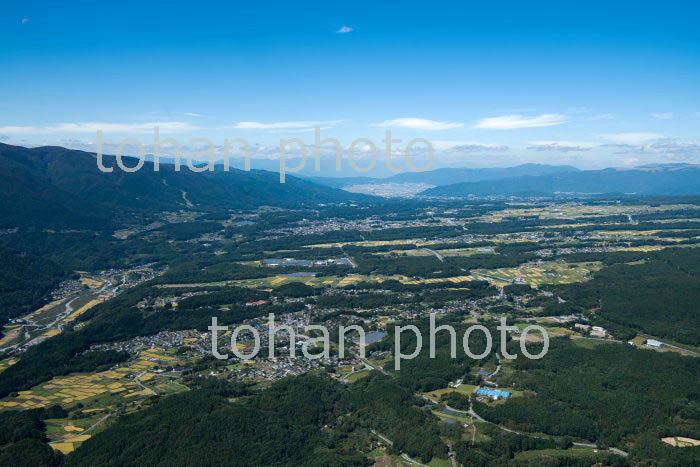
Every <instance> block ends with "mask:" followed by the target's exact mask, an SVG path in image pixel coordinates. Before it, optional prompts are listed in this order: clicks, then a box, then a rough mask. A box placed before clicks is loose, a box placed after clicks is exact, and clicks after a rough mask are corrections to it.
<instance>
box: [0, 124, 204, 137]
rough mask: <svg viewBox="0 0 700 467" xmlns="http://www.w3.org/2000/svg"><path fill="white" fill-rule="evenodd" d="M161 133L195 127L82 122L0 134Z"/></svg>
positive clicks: (5, 130) (20, 128)
mask: <svg viewBox="0 0 700 467" xmlns="http://www.w3.org/2000/svg"><path fill="white" fill-rule="evenodd" d="M156 126H157V127H158V128H159V131H161V132H163V133H177V132H180V131H189V130H196V129H197V127H195V126H193V125H190V124H189V123H186V122H149V123H108V122H83V123H59V124H56V125H48V126H5V127H0V132H1V133H5V134H11V135H20V134H51V133H96V132H97V131H103V132H105V133H106V132H113V133H150V132H152V131H153V128H154V127H156Z"/></svg>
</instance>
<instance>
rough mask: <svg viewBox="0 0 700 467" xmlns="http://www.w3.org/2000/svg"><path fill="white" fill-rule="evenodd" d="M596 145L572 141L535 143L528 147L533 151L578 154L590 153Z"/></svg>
mask: <svg viewBox="0 0 700 467" xmlns="http://www.w3.org/2000/svg"><path fill="white" fill-rule="evenodd" d="M593 147H595V143H574V142H571V141H533V142H532V143H530V145H529V146H528V147H527V149H531V150H533V151H558V152H577V151H590V150H591V148H593Z"/></svg>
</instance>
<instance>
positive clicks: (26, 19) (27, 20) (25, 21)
mask: <svg viewBox="0 0 700 467" xmlns="http://www.w3.org/2000/svg"><path fill="white" fill-rule="evenodd" d="M21 22H22V24H27V23H28V22H29V18H22V21H21Z"/></svg>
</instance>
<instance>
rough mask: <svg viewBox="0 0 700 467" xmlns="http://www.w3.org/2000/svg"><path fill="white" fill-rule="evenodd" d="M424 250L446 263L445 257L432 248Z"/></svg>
mask: <svg viewBox="0 0 700 467" xmlns="http://www.w3.org/2000/svg"><path fill="white" fill-rule="evenodd" d="M423 249H424V250H425V251H429V252H431V253H432V254H434V255H435V257H436V258H437V259H439V260H440V261H443V262H444V261H445V257H444V256H442V255H441V254H440V253H438V252H437V251H435V250H431V249H430V248H423Z"/></svg>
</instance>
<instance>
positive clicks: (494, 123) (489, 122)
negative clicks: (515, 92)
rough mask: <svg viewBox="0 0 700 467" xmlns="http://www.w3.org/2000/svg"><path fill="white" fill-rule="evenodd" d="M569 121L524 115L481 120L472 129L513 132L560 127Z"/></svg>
mask: <svg viewBox="0 0 700 467" xmlns="http://www.w3.org/2000/svg"><path fill="white" fill-rule="evenodd" d="M568 120H569V117H567V116H566V115H561V114H542V115H538V116H536V117H526V116H524V115H503V116H501V117H490V118H482V119H481V120H480V121H479V123H477V124H476V125H475V126H474V128H483V129H488V130H514V129H517V128H535V127H543V126H555V125H561V124H562V123H565V122H567V121H568Z"/></svg>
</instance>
